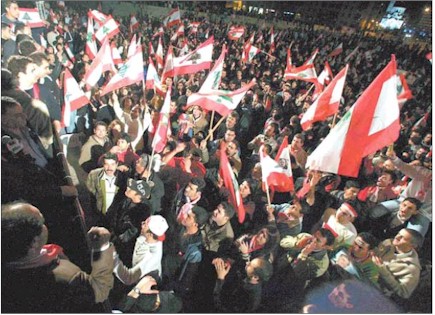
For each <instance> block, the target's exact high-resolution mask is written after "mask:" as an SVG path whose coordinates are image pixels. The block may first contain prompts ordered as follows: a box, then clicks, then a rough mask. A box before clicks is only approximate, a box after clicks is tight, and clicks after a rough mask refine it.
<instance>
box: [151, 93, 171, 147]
mask: <svg viewBox="0 0 435 315" xmlns="http://www.w3.org/2000/svg"><path fill="white" fill-rule="evenodd" d="M171 91H172V86H168V90H167V91H166V97H165V101H164V102H163V106H162V108H161V110H160V114H159V124H158V127H157V130H156V132H155V134H154V138H153V142H152V144H151V145H152V147H153V149H154V151H155V152H156V153H160V152H162V151H163V149H164V148H165V146H166V143H167V142H168V134H169V132H170V130H171V129H170V128H169V112H170V107H171Z"/></svg>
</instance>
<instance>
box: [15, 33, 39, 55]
mask: <svg viewBox="0 0 435 315" xmlns="http://www.w3.org/2000/svg"><path fill="white" fill-rule="evenodd" d="M26 37H27V35H24V36H23V39H22V40H20V41H19V42H17V51H18V53H19V54H20V55H22V56H28V55H30V54H31V53H34V52H36V51H37V50H38V47H36V43H35V41H34V40H33V39H27V38H26Z"/></svg>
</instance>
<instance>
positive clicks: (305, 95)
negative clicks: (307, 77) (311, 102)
mask: <svg viewBox="0 0 435 315" xmlns="http://www.w3.org/2000/svg"><path fill="white" fill-rule="evenodd" d="M313 87H314V83H313V85H311V86H310V88H309V89H308V91H307V92H306V93H305V94H304V95H302V96H301V97H300V98H299V99H298V101H299V102H301V101H304V100H305V99H306V98H307V96H308V94H309V93H310V92H311V90H312V89H313Z"/></svg>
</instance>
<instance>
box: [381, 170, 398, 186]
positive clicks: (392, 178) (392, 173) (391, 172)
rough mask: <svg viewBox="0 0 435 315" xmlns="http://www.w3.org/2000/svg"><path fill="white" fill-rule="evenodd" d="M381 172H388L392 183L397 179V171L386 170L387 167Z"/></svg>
mask: <svg viewBox="0 0 435 315" xmlns="http://www.w3.org/2000/svg"><path fill="white" fill-rule="evenodd" d="M382 174H386V175H387V174H388V175H390V176H391V180H392V181H393V184H394V183H395V182H396V180H397V173H396V172H395V171H393V170H387V169H383V170H382Z"/></svg>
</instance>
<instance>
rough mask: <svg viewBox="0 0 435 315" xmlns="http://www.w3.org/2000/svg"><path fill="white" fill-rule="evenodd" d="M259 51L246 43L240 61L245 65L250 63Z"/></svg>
mask: <svg viewBox="0 0 435 315" xmlns="http://www.w3.org/2000/svg"><path fill="white" fill-rule="evenodd" d="M259 51H260V49H258V48H257V47H255V46H252V44H251V43H250V42H249V41H247V42H246V43H245V46H244V48H243V53H242V61H243V62H245V63H251V61H252V59H254V57H255V55H257V54H258V52H259Z"/></svg>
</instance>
